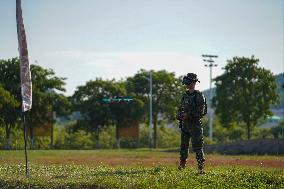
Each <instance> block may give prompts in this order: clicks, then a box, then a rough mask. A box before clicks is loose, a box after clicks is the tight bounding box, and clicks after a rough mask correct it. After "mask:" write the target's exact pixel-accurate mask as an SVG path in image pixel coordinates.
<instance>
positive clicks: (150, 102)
mask: <svg viewBox="0 0 284 189" xmlns="http://www.w3.org/2000/svg"><path fill="white" fill-rule="evenodd" d="M144 78H145V79H147V80H148V81H149V88H150V91H149V107H150V109H149V117H150V119H149V121H150V123H149V148H150V149H152V148H153V134H152V132H153V117H152V114H153V103H152V94H153V90H152V87H153V85H152V70H150V72H149V77H144Z"/></svg>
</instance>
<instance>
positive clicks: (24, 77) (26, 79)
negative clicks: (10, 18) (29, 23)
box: [16, 0, 32, 112]
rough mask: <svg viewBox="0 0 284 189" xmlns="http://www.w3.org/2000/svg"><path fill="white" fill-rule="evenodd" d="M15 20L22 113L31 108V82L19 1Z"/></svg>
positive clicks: (19, 1) (17, 1)
mask: <svg viewBox="0 0 284 189" xmlns="http://www.w3.org/2000/svg"><path fill="white" fill-rule="evenodd" d="M16 19H17V33H18V45H19V55H20V66H21V94H22V111H23V112H25V111H28V110H30V109H31V108H32V80H31V72H30V64H29V58H28V48H27V40H26V33H25V28H24V22H23V17H22V8H21V0H16Z"/></svg>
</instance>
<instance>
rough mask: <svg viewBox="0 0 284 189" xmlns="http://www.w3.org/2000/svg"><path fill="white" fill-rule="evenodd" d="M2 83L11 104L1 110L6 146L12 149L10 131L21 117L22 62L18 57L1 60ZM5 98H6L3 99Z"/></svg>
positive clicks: (3, 90) (0, 80)
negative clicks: (20, 62)
mask: <svg viewBox="0 0 284 189" xmlns="http://www.w3.org/2000/svg"><path fill="white" fill-rule="evenodd" d="M0 85H1V86H2V95H4V96H6V99H7V98H8V100H9V103H8V104H9V105H8V104H6V105H8V106H7V107H4V109H3V111H1V117H2V121H3V123H4V125H5V131H6V143H7V144H6V146H7V148H8V149H10V132H11V129H12V127H15V126H16V124H17V122H18V121H19V120H20V119H21V108H20V103H21V87H20V64H19V59H18V58H12V59H8V60H0ZM3 100H4V99H3Z"/></svg>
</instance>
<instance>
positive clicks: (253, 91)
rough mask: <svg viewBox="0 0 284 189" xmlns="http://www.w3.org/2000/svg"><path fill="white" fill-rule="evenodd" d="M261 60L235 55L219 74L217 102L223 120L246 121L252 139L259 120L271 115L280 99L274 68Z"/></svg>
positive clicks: (227, 123) (215, 101) (222, 121)
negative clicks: (270, 69) (272, 109)
mask: <svg viewBox="0 0 284 189" xmlns="http://www.w3.org/2000/svg"><path fill="white" fill-rule="evenodd" d="M258 62H259V59H256V58H255V57H254V56H252V57H251V58H245V57H234V58H233V59H232V60H228V63H227V65H226V66H225V73H224V74H222V75H221V76H218V77H216V78H215V81H216V96H215V97H214V98H213V105H214V106H215V107H216V113H217V114H218V115H219V116H220V121H221V123H222V124H223V125H224V126H229V125H230V123H232V122H234V121H237V122H244V123H245V124H246V127H247V138H248V139H250V138H251V133H252V130H253V128H254V126H255V125H256V124H257V122H258V120H259V119H261V118H263V117H264V116H268V115H271V112H270V110H269V107H270V106H271V105H273V104H277V103H278V99H279V97H278V94H277V93H276V88H277V86H276V82H275V78H274V76H273V74H272V72H271V71H269V70H266V69H264V68H261V67H259V66H258Z"/></svg>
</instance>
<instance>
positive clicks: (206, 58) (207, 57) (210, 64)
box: [202, 54, 218, 140]
mask: <svg viewBox="0 0 284 189" xmlns="http://www.w3.org/2000/svg"><path fill="white" fill-rule="evenodd" d="M202 57H203V58H204V59H203V61H204V62H206V64H205V65H204V66H205V67H209V68H210V91H209V102H210V103H209V104H210V106H209V107H210V111H209V138H210V139H211V140H213V127H212V125H213V109H212V105H211V100H212V68H213V67H217V66H218V65H217V64H213V63H214V60H213V58H218V56H217V55H208V54H203V55H202ZM207 62H208V64H207Z"/></svg>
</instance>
